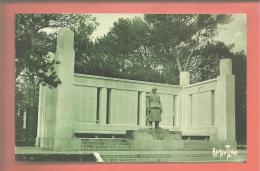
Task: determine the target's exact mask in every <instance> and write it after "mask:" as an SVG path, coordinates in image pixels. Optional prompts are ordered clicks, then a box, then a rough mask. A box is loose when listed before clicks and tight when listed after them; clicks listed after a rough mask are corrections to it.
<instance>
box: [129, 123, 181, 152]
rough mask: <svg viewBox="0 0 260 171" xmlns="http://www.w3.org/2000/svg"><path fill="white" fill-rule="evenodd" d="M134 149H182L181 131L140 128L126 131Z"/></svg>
mask: <svg viewBox="0 0 260 171" xmlns="http://www.w3.org/2000/svg"><path fill="white" fill-rule="evenodd" d="M126 138H127V139H128V141H129V144H130V146H131V147H132V150H180V149H183V141H182V136H181V132H180V131H169V130H167V129H161V128H159V129H139V130H128V131H126Z"/></svg>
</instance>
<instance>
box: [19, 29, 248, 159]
mask: <svg viewBox="0 0 260 171" xmlns="http://www.w3.org/2000/svg"><path fill="white" fill-rule="evenodd" d="M73 47H74V34H73V32H72V31H70V30H69V29H67V28H64V29H61V30H60V31H59V33H58V38H57V50H56V53H55V54H53V53H49V56H50V57H52V58H56V59H58V60H59V61H60V64H58V65H56V66H55V70H56V72H57V75H58V77H59V78H60V80H61V81H62V83H61V84H60V85H59V86H58V87H57V88H49V87H48V86H43V85H41V86H40V92H39V108H38V129H37V139H36V147H37V149H41V150H42V151H43V153H44V154H50V155H51V154H57V156H58V154H59V156H61V157H60V158H62V157H63V158H64V157H66V155H67V156H68V155H69V154H70V155H71V156H72V155H78V157H79V158H80V159H79V161H89V162H98V161H99V162H102V161H103V162H197V161H199V162H203V161H228V160H226V156H222V158H219V156H218V154H217V153H216V154H214V155H215V156H214V155H213V154H212V152H214V149H215V150H217V149H222V150H229V151H232V150H231V149H233V150H236V146H237V143H236V140H235V76H234V75H233V74H232V61H231V59H221V60H220V65H219V70H220V74H219V75H218V77H217V78H215V79H211V80H207V81H203V82H199V83H195V84H190V75H189V72H181V73H180V83H179V85H170V84H159V83H151V82H144V81H133V80H126V79H116V78H108V77H101V76H93V75H83V74H75V73H74V57H75V52H74V49H73ZM154 88H156V89H157V93H158V96H159V98H160V104H161V108H162V111H161V113H160V114H161V121H160V122H159V126H158V127H156V128H154V125H153V128H151V125H150V126H149V124H150V122H149V121H148V120H147V114H148V113H149V111H150V110H149V111H148V108H147V98H149V94H150V93H151V90H152V89H154ZM153 124H154V122H153ZM157 124H158V122H157ZM212 150H213V151H212ZM215 152H216V151H215ZM38 154H39V153H38ZM216 155H217V157H216ZM32 156H33V154H31V155H30V154H28V156H25V155H24V156H23V157H25V158H24V160H29V161H41V159H40V155H38V158H37V156H36V155H35V156H33V157H32ZM57 156H56V158H57ZM21 157H22V155H19V154H17V156H16V158H17V160H21ZM30 157H31V158H30ZM41 157H42V156H41ZM44 159H45V160H46V161H51V157H45V158H44ZM230 159H233V160H232V161H237V162H243V161H245V156H243V155H242V156H241V154H239V152H238V154H237V153H236V154H233V155H232V157H231V158H230ZM60 160H62V159H60Z"/></svg>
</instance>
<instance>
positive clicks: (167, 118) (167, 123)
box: [160, 94, 174, 128]
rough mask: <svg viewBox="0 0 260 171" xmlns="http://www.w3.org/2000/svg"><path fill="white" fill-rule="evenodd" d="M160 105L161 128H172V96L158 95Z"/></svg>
mask: <svg viewBox="0 0 260 171" xmlns="http://www.w3.org/2000/svg"><path fill="white" fill-rule="evenodd" d="M160 97H161V104H162V110H163V112H162V115H161V117H162V121H161V123H160V125H161V126H162V127H167V128H170V127H172V126H173V106H174V104H173V95H171V94H160Z"/></svg>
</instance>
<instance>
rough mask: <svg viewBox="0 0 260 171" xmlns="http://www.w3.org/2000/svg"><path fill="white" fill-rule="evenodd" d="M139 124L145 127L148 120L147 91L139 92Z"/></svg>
mask: <svg viewBox="0 0 260 171" xmlns="http://www.w3.org/2000/svg"><path fill="white" fill-rule="evenodd" d="M139 96H140V99H139V125H140V126H141V127H145V122H146V105H145V101H146V92H140V94H139Z"/></svg>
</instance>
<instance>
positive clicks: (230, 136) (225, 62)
mask: <svg viewBox="0 0 260 171" xmlns="http://www.w3.org/2000/svg"><path fill="white" fill-rule="evenodd" d="M219 70H220V75H219V76H218V78H217V87H216V92H215V93H216V94H215V126H216V129H217V140H223V141H235V76H234V75H233V74H232V61H231V59H221V60H220V65H219Z"/></svg>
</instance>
